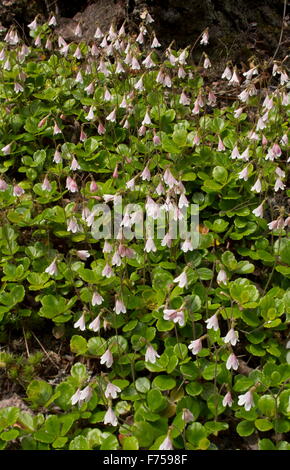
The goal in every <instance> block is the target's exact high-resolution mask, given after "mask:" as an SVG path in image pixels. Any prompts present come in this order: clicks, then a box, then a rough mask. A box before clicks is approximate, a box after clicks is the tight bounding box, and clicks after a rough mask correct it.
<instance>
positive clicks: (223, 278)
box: [216, 269, 228, 284]
mask: <svg viewBox="0 0 290 470" xmlns="http://www.w3.org/2000/svg"><path fill="white" fill-rule="evenodd" d="M216 280H217V282H218V283H223V284H226V283H227V281H228V277H227V273H226V272H225V270H224V269H221V270H220V271H219V273H218V275H217V278H216Z"/></svg>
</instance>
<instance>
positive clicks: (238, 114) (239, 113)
mask: <svg viewBox="0 0 290 470" xmlns="http://www.w3.org/2000/svg"><path fill="white" fill-rule="evenodd" d="M242 112H243V108H238V109H236V110H235V111H234V117H235V118H236V119H238V118H239V117H240V115H241V114H242Z"/></svg>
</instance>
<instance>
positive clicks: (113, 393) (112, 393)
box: [105, 382, 121, 399]
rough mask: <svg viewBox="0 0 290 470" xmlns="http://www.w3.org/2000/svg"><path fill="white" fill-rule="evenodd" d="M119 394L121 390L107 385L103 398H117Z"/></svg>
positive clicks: (109, 384)
mask: <svg viewBox="0 0 290 470" xmlns="http://www.w3.org/2000/svg"><path fill="white" fill-rule="evenodd" d="M120 392H121V389H120V388H119V387H117V385H114V384H112V383H110V382H109V383H108V385H107V388H106V390H105V397H106V398H112V399H114V398H117V396H118V393H120Z"/></svg>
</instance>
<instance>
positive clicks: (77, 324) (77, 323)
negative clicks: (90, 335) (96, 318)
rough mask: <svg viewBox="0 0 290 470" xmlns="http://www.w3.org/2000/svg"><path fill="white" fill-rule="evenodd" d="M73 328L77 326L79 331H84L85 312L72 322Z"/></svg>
mask: <svg viewBox="0 0 290 470" xmlns="http://www.w3.org/2000/svg"><path fill="white" fill-rule="evenodd" d="M74 328H79V329H80V330H81V331H85V329H86V322H85V314H84V313H83V314H82V315H81V317H80V318H79V319H78V321H76V322H75V323H74Z"/></svg>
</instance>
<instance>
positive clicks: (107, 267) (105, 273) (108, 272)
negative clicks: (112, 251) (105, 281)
mask: <svg viewBox="0 0 290 470" xmlns="http://www.w3.org/2000/svg"><path fill="white" fill-rule="evenodd" d="M113 275H114V272H113V270H112V268H111V266H110V265H109V264H108V263H107V264H106V265H105V267H104V269H103V271H102V276H104V277H107V278H110V277H112V276H113Z"/></svg>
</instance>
